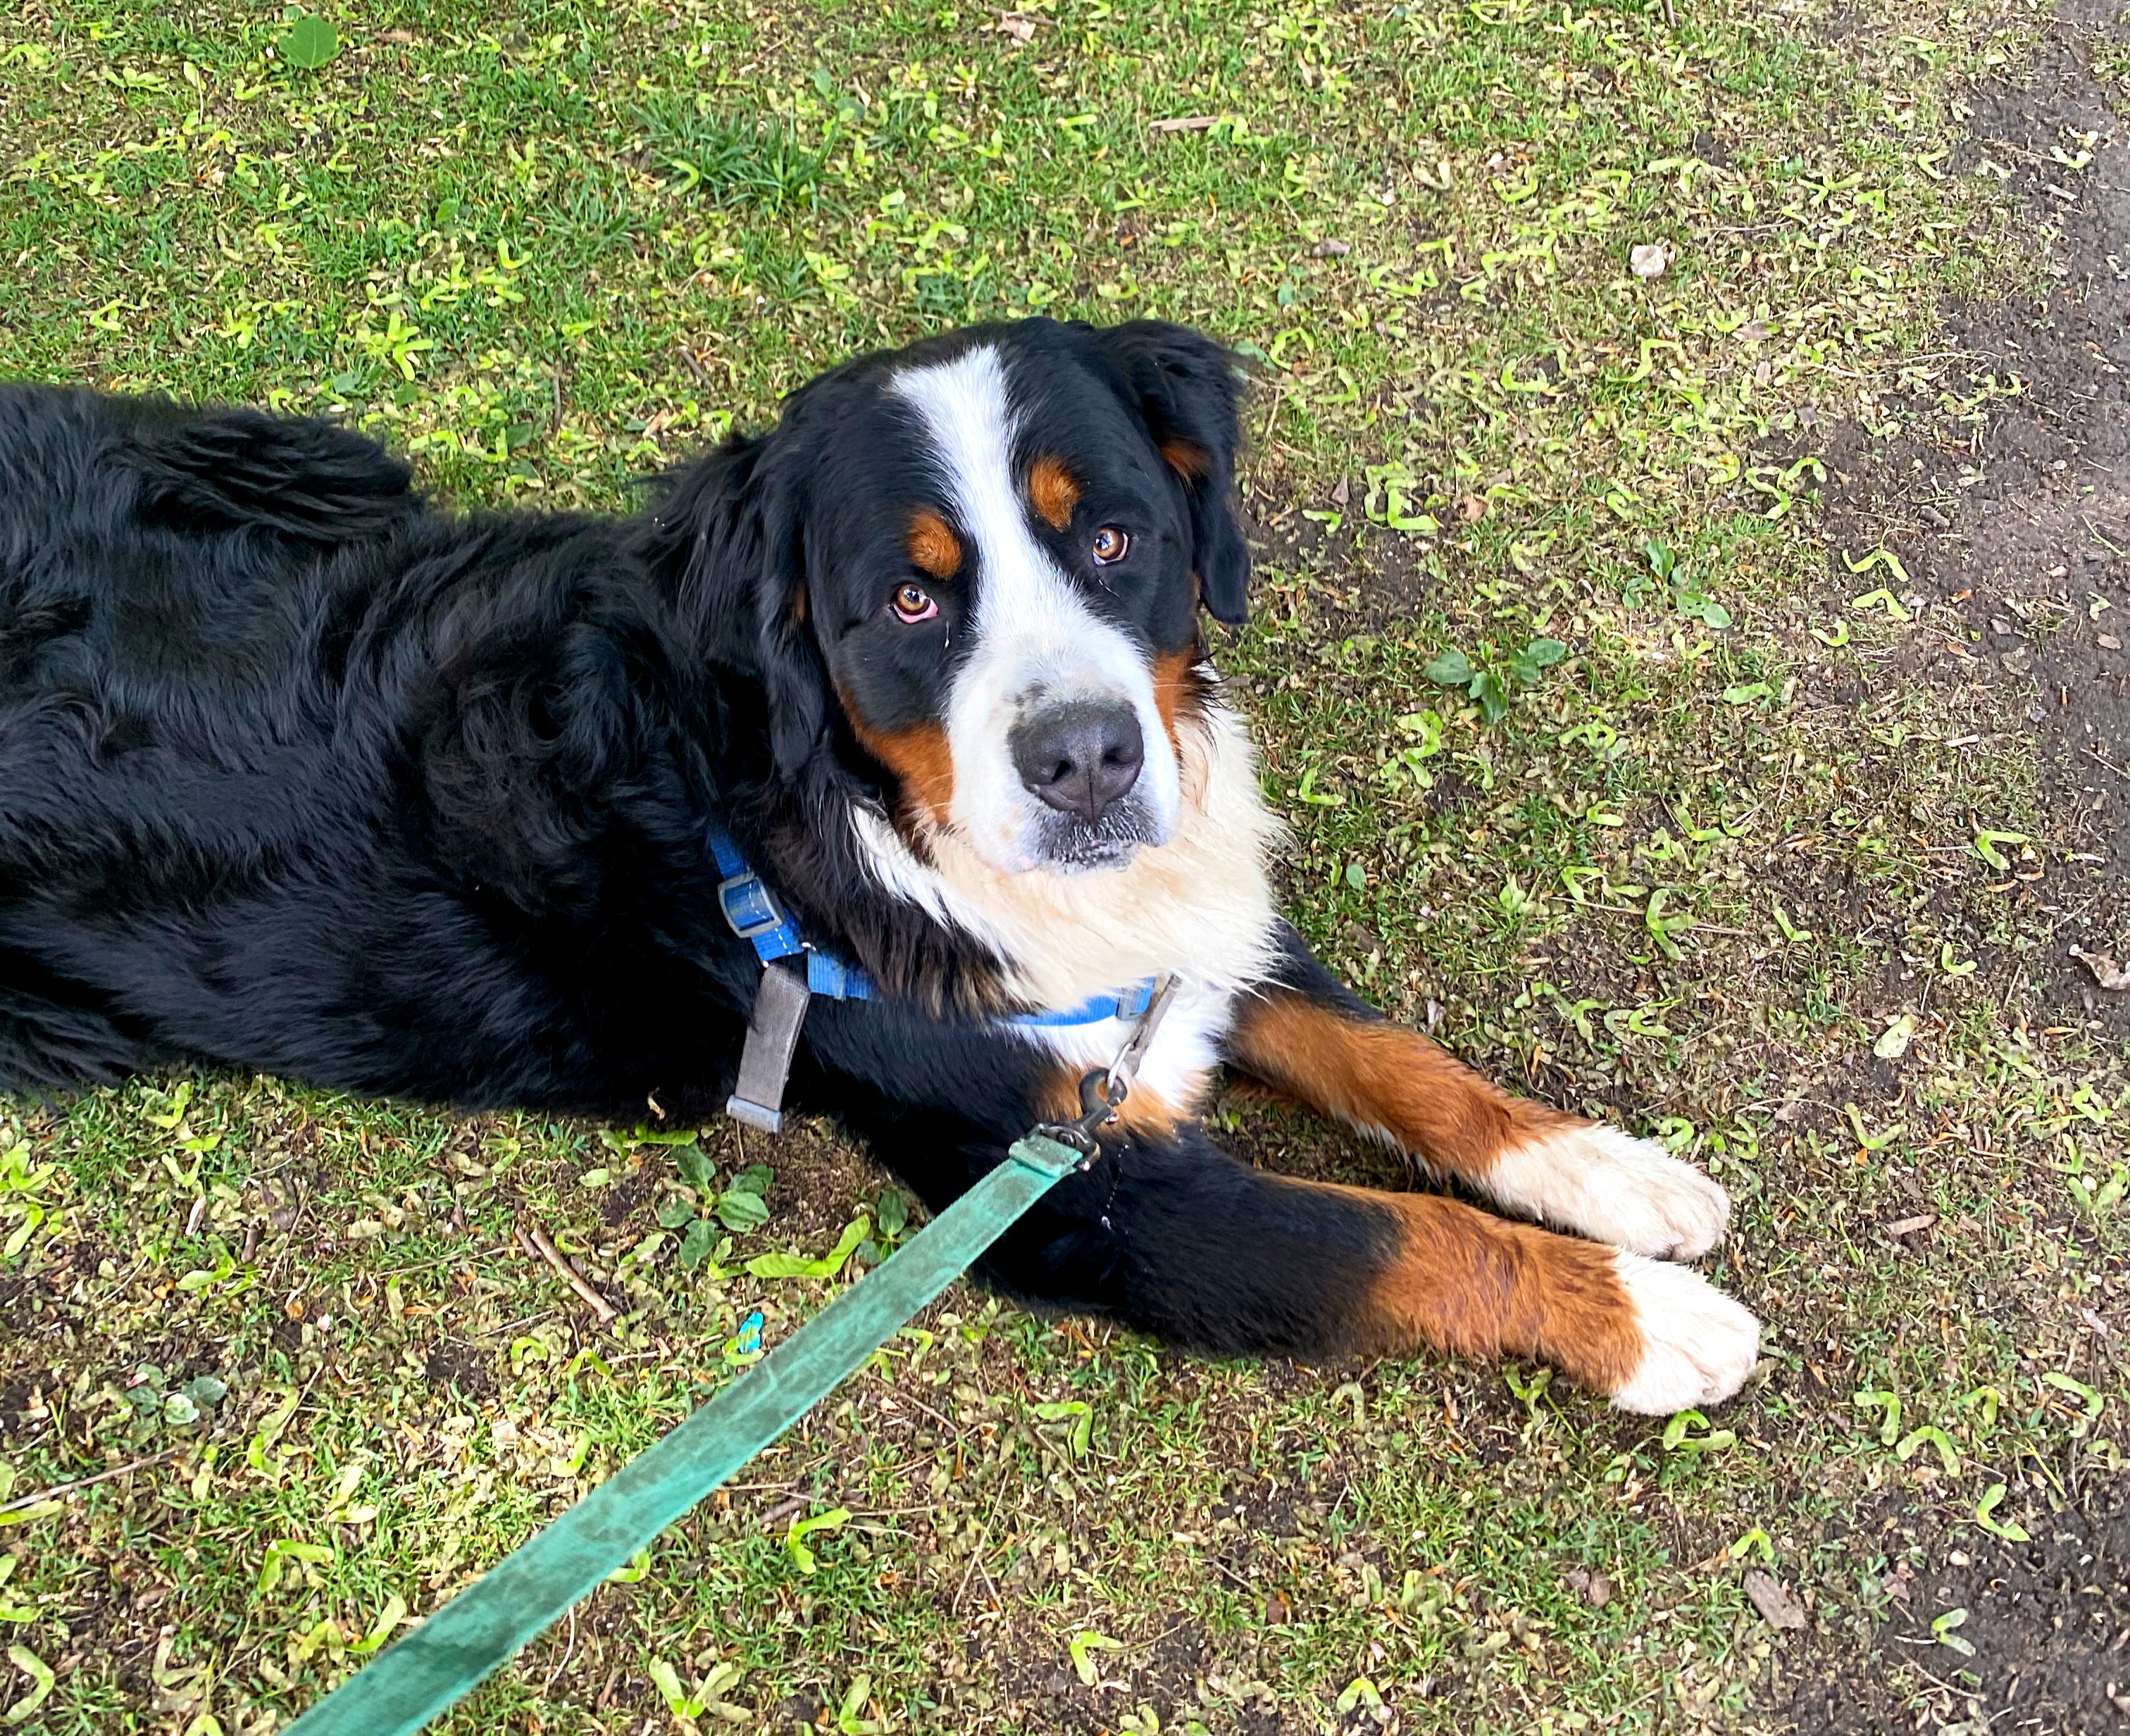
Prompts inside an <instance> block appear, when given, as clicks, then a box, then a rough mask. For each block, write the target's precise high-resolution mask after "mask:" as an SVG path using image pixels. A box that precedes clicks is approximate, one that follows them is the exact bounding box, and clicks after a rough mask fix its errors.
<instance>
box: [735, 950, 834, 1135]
mask: <svg viewBox="0 0 2130 1736" xmlns="http://www.w3.org/2000/svg"><path fill="white" fill-rule="evenodd" d="M810 999H813V996H812V994H810V993H809V991H808V990H807V987H806V979H805V976H804V975H801V974H800V972H798V971H791V970H787V969H786V967H785V966H782V965H765V966H763V967H762V986H761V987H760V988H758V989H757V990H755V991H754V1011H753V1012H752V1013H750V1014H749V1015H748V1017H747V1046H746V1047H744V1048H743V1049H742V1050H741V1051H740V1056H739V1080H738V1084H737V1085H735V1086H734V1087H733V1094H732V1095H731V1096H730V1097H728V1098H727V1099H725V1113H726V1114H728V1115H729V1116H731V1117H732V1118H733V1120H734V1121H737V1122H740V1123H744V1124H745V1125H746V1126H747V1127H751V1128H761V1129H762V1132H763V1133H780V1132H781V1131H782V1130H783V1127H784V1082H785V1081H786V1080H787V1079H789V1078H790V1076H791V1056H792V1052H794V1051H795V1049H797V1048H798V1047H799V1029H800V1026H802V1025H804V1024H805V1023H806V1003H807V1002H808V1001H809V1000H810Z"/></svg>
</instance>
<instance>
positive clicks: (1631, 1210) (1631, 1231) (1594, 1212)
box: [1484, 1126, 1731, 1260]
mask: <svg viewBox="0 0 2130 1736" xmlns="http://www.w3.org/2000/svg"><path fill="white" fill-rule="evenodd" d="M1484 1185H1485V1187H1486V1190H1487V1191H1488V1193H1489V1194H1491V1195H1493V1197H1494V1198H1495V1199H1498V1200H1499V1201H1500V1202H1501V1203H1502V1204H1503V1205H1506V1206H1507V1207H1509V1208H1510V1209H1512V1210H1515V1211H1520V1212H1523V1213H1526V1214H1529V1215H1530V1216H1531V1217H1533V1218H1535V1219H1537V1220H1538V1221H1539V1222H1540V1223H1546V1224H1551V1225H1553V1226H1554V1227H1555V1228H1559V1229H1565V1230H1573V1231H1574V1232H1575V1233H1576V1234H1578V1235H1579V1236H1588V1238H1590V1239H1591V1240H1592V1241H1593V1242H1610V1243H1612V1246H1613V1247H1623V1248H1625V1249H1626V1250H1627V1252H1629V1253H1633V1254H1647V1255H1648V1256H1650V1258H1652V1259H1658V1260H1693V1259H1696V1258H1698V1257H1700V1256H1701V1255H1703V1254H1705V1253H1707V1252H1708V1250H1709V1249H1710V1248H1712V1247H1715V1246H1716V1244H1717V1242H1721V1241H1722V1239H1723V1227H1724V1225H1725V1224H1726V1223H1728V1222H1729V1220H1730V1217H1731V1196H1730V1195H1728V1194H1726V1193H1725V1192H1724V1191H1723V1190H1722V1188H1721V1187H1719V1186H1717V1184H1716V1183H1715V1182H1713V1181H1711V1180H1709V1179H1708V1178H1707V1176H1704V1175H1703V1174H1702V1173H1701V1171H1699V1170H1698V1169H1695V1168H1694V1167H1693V1166H1692V1165H1691V1164H1686V1163H1681V1162H1680V1161H1679V1160H1678V1159H1677V1158H1676V1157H1670V1156H1669V1155H1668V1154H1667V1153H1666V1152H1665V1151H1664V1147H1662V1146H1660V1145H1659V1144H1658V1143H1657V1142H1656V1141H1655V1140H1654V1139H1637V1138H1636V1137H1634V1136H1633V1135H1631V1134H1629V1133H1621V1131H1620V1130H1619V1129H1618V1128H1608V1127H1595V1126H1593V1127H1574V1128H1565V1129H1564V1130H1563V1131H1561V1132H1559V1133H1549V1134H1548V1135H1546V1137H1544V1138H1543V1139H1537V1140H1534V1141H1532V1142H1531V1143H1530V1144H1528V1145H1523V1146H1518V1147H1515V1148H1513V1149H1512V1150H1510V1151H1507V1152H1502V1155H1501V1156H1500V1157H1497V1158H1496V1159H1495V1160H1494V1166H1493V1167H1492V1169H1491V1170H1489V1171H1488V1172H1487V1176H1486V1180H1485V1183H1484Z"/></svg>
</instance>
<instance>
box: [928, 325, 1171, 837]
mask: <svg viewBox="0 0 2130 1736" xmlns="http://www.w3.org/2000/svg"><path fill="white" fill-rule="evenodd" d="M893 389H894V391H895V393H897V394H898V395H899V396H900V397H901V398H904V399H905V401H907V402H908V403H910V406H911V407H912V408H915V410H916V411H917V413H918V414H919V417H922V418H923V421H924V427H925V432H926V433H927V434H928V436H929V437H930V440H931V442H932V447H933V455H934V460H935V461H936V462H937V464H938V467H939V472H940V476H941V479H942V480H943V481H944V482H945V484H946V485H947V490H948V494H949V496H950V497H951V498H952V499H953V505H954V510H955V513H956V514H957V516H958V517H959V518H960V520H961V529H962V534H963V535H964V536H966V537H967V538H968V539H969V540H970V541H971V542H972V543H973V544H974V545H975V550H976V556H977V611H976V646H975V649H974V650H973V651H972V652H971V653H970V656H969V657H968V660H967V661H966V662H965V663H964V664H963V665H962V667H961V669H960V670H959V672H958V674H957V675H956V676H955V679H954V688H953V694H952V696H951V697H950V699H949V700H948V707H947V746H948V752H949V753H950V754H951V755H952V756H953V764H954V799H953V807H952V810H951V819H952V823H953V827H955V829H957V830H958V831H959V832H962V833H963V834H964V835H965V836H966V837H967V838H968V839H969V841H970V842H972V844H974V846H975V847H976V848H977V850H978V851H980V852H981V854H982V855H983V856H984V857H985V858H986V860H987V861H990V862H991V865H992V866H995V867H998V868H1002V869H1005V870H1009V871H1014V872H1025V871H1029V870H1034V869H1037V868H1038V867H1039V866H1040V865H1039V863H1038V861H1037V860H1036V855H1035V851H1034V845H1033V840H1034V832H1035V828H1036V825H1037V823H1038V821H1039V819H1040V818H1041V817H1042V815H1043V813H1044V809H1043V808H1041V806H1040V804H1038V803H1037V801H1036V799H1035V798H1034V796H1032V795H1031V794H1029V792H1028V790H1027V789H1025V788H1024V786H1023V785H1022V783H1021V780H1020V771H1019V770H1017V769H1016V768H1015V765H1014V763H1013V755H1012V752H1011V751H1010V748H1009V746H1008V745H1007V738H1008V737H1009V735H1010V732H1011V731H1012V729H1013V726H1014V725H1015V723H1016V722H1018V721H1019V719H1020V718H1021V716H1022V715H1023V714H1024V712H1025V711H1026V710H1027V708H1029V706H1030V705H1031V704H1032V703H1034V702H1035V701H1037V700H1038V699H1051V700H1055V701H1063V700H1070V699H1083V698H1084V699H1095V698H1104V699H1120V700H1123V701H1124V702H1125V703H1128V704H1129V705H1130V706H1131V708H1132V709H1133V710H1134V712H1135V713H1137V714H1138V717H1139V733H1140V736H1141V737H1143V739H1144V742H1145V751H1146V759H1145V763H1144V766H1143V767H1142V769H1141V770H1140V772H1139V785H1138V789H1139V795H1140V797H1141V799H1143V800H1144V802H1145V804H1146V806H1147V808H1148V810H1149V813H1150V816H1151V818H1152V821H1153V832H1154V836H1153V837H1152V838H1151V839H1149V841H1148V842H1150V843H1154V844H1159V843H1163V842H1167V840H1168V837H1169V835H1170V833H1171V832H1172V831H1173V830H1174V828H1175V826H1176V820H1177V794H1178V781H1179V780H1178V770H1177V764H1176V756H1175V755H1174V753H1173V752H1172V751H1170V748H1169V746H1168V734H1167V732H1165V731H1164V730H1163V727H1162V723H1161V713H1160V711H1159V709H1158V708H1157V707H1156V705H1155V704H1154V698H1153V677H1152V675H1151V674H1150V673H1149V670H1148V669H1147V665H1146V659H1145V657H1144V655H1143V654H1142V653H1141V652H1140V651H1139V649H1138V647H1136V646H1134V645H1133V643H1132V642H1131V641H1130V640H1129V638H1127V637H1125V634H1123V633H1122V632H1120V631H1119V630H1118V629H1117V628H1116V627H1114V626H1112V625H1110V623H1109V622H1106V621H1104V620H1102V619H1101V618H1100V617H1098V616H1097V615H1096V614H1095V613H1094V612H1093V611H1092V610H1091V609H1090V608H1088V607H1087V606H1086V603H1084V602H1082V600H1081V598H1080V596H1079V594H1078V593H1077V592H1076V591H1075V590H1074V589H1073V588H1072V585H1071V584H1070V583H1068V582H1067V579H1066V577H1065V575H1064V574H1063V573H1062V572H1061V571H1059V570H1058V565H1057V563H1056V562H1055V561H1054V560H1052V559H1051V557H1050V556H1049V554H1048V551H1046V550H1045V549H1044V547H1043V546H1042V544H1040V543H1039V542H1038V541H1036V540H1035V537H1034V533H1033V532H1031V531H1030V530H1029V523H1028V506H1027V503H1026V501H1025V500H1024V498H1022V493H1021V490H1020V488H1019V487H1018V486H1017V485H1016V483H1015V475H1014V469H1013V446H1014V432H1015V417H1014V412H1013V405H1012V403H1011V401H1010V398H1009V397H1008V395H1007V392H1006V380H1005V368H1004V366H1003V365H1001V361H1000V360H999V354H998V351H996V350H995V349H993V348H992V347H991V346H989V345H983V346H978V347H977V348H975V349H972V350H970V351H967V352H965V353H964V354H962V355H959V356H957V357H956V358H955V359H954V360H953V361H950V362H941V363H938V364H936V365H933V366H931V367H926V368H916V369H912V370H910V372H908V373H906V374H901V375H900V376H899V377H898V378H897V379H895V384H894V387H893Z"/></svg>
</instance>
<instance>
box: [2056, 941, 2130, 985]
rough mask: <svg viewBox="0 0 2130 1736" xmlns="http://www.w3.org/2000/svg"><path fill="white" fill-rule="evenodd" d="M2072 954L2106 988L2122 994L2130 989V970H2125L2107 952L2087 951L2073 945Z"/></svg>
mask: <svg viewBox="0 0 2130 1736" xmlns="http://www.w3.org/2000/svg"><path fill="white" fill-rule="evenodd" d="M2070 956H2072V957H2073V958H2075V959H2076V960H2077V961H2079V962H2080V964H2082V965H2084V966H2085V968H2086V969H2087V970H2089V971H2091V972H2092V973H2093V980H2094V981H2095V982H2097V983H2099V985H2100V986H2101V987H2102V988H2104V989H2106V990H2111V991H2112V992H2113V993H2116V994H2120V993H2122V991H2123V990H2125V989H2130V971H2125V970H2124V969H2123V967H2122V966H2119V965H2118V964H2117V963H2116V962H2115V961H2114V960H2113V959H2112V958H2110V957H2109V956H2108V955H2107V954H2106V953H2105V952H2087V951H2084V950H2082V949H2081V948H2080V947H2072V948H2071V949H2070Z"/></svg>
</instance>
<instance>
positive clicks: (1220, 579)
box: [1096, 319, 1250, 627]
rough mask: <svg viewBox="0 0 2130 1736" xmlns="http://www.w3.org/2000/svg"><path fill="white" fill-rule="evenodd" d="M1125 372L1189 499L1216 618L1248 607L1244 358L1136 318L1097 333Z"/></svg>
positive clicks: (1240, 615) (1234, 622) (1201, 571)
mask: <svg viewBox="0 0 2130 1736" xmlns="http://www.w3.org/2000/svg"><path fill="white" fill-rule="evenodd" d="M1096 336H1097V337H1098V338H1099V339H1100V340H1101V344H1102V346H1103V348H1104V349H1105V350H1106V351H1108V352H1109V354H1110V356H1111V357H1112V358H1113V359H1114V360H1115V361H1116V363H1117V364H1118V365H1119V366H1120V368H1122V370H1124V375H1125V382H1126V385H1127V388H1128V390H1129V397H1130V398H1131V401H1132V402H1133V403H1134V406H1135V408H1137V409H1138V411H1139V416H1140V417H1141V418H1142V419H1143V420H1144V422H1145V423H1146V427H1147V432H1149V433H1150V434H1151V435H1153V442H1154V444H1155V445H1156V446H1158V447H1159V448H1160V449H1161V455H1162V456H1163V458H1164V459H1166V460H1168V465H1169V468H1170V469H1172V470H1174V471H1175V472H1176V474H1177V476H1178V477H1179V478H1180V479H1182V484H1183V492H1184V494H1185V497H1186V498H1187V499H1188V500H1189V502H1190V504H1191V533H1192V541H1193V542H1194V544H1195V545H1196V546H1195V547H1194V549H1193V551H1192V566H1193V568H1194V570H1196V573H1197V575H1198V582H1199V584H1200V586H1201V590H1202V594H1203V595H1204V597H1205V600H1206V608H1207V609H1208V610H1210V611H1211V613H1212V615H1213V617H1214V618H1215V620H1219V621H1225V622H1227V623H1228V624H1229V625H1230V626H1231V627H1233V626H1238V625H1239V624H1240V623H1241V622H1242V621H1243V620H1244V618H1245V617H1246V616H1247V614H1248V613H1249V579H1250V551H1249V544H1248V543H1247V542H1245V541H1244V537H1243V528H1242V526H1241V525H1240V524H1239V523H1238V522H1236V518H1235V445H1236V441H1237V439H1238V436H1239V416H1240V412H1241V405H1242V393H1243V386H1242V373H1241V364H1240V362H1239V359H1238V358H1237V357H1236V356H1235V355H1234V354H1233V352H1231V351H1229V350H1227V349H1225V348H1224V347H1223V346H1220V345H1219V344H1216V343H1215V342H1214V341H1213V340H1212V339H1211V338H1210V337H1207V336H1205V335H1204V334H1203V333H1202V332H1198V331H1192V329H1191V328H1190V327H1187V326H1172V325H1169V324H1168V323H1167V322H1163V321H1160V320H1144V319H1143V320H1133V321H1132V322H1129V324H1126V325H1122V326H1112V327H1109V328H1107V329H1106V330H1104V331H1098V332H1097V333H1096Z"/></svg>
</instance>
